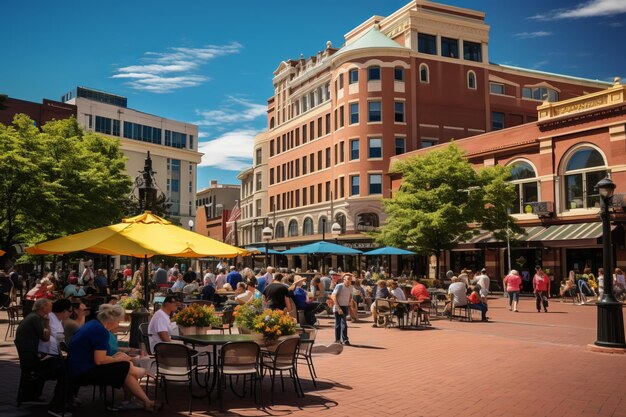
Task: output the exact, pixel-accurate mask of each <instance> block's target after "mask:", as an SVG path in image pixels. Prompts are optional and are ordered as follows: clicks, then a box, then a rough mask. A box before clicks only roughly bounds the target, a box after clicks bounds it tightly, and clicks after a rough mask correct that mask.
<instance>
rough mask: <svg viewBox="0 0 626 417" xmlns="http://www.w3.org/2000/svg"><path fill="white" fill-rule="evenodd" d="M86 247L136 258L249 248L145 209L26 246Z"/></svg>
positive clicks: (48, 250)
mask: <svg viewBox="0 0 626 417" xmlns="http://www.w3.org/2000/svg"><path fill="white" fill-rule="evenodd" d="M77 251H85V252H91V253H100V254H104V255H127V256H134V257H137V258H144V257H151V256H153V255H167V256H177V257H185V258H199V257H205V256H215V257H218V258H234V257H236V256H237V255H243V256H245V255H248V254H249V253H248V251H246V250H245V249H240V248H237V247H235V246H231V245H228V244H226V243H223V242H220V241H217V240H215V239H212V238H210V237H207V236H203V235H200V234H198V233H194V232H191V231H189V230H185V229H183V228H182V227H179V226H176V225H174V224H172V223H171V222H169V221H167V220H165V219H162V218H161V217H159V216H156V215H154V214H152V213H150V212H149V211H146V212H145V213H143V214H140V215H139V216H135V217H131V218H128V219H123V220H122V222H121V223H118V224H114V225H111V226H106V227H100V228H98V229H93V230H88V231H86V232H81V233H77V234H74V235H70V236H65V237H62V238H59V239H54V240H50V241H48V242H44V243H39V244H37V245H35V246H31V247H29V248H26V252H27V253H29V254H31V255H46V254H64V253H69V252H77Z"/></svg>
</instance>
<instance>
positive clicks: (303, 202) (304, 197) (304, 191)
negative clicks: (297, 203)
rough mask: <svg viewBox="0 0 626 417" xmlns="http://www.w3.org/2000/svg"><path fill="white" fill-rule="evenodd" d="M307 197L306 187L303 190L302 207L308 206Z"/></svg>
mask: <svg viewBox="0 0 626 417" xmlns="http://www.w3.org/2000/svg"><path fill="white" fill-rule="evenodd" d="M306 196H307V193H306V187H304V188H303V189H302V205H303V206H306V205H307V202H306Z"/></svg>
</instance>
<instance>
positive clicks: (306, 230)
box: [302, 217, 313, 236]
mask: <svg viewBox="0 0 626 417" xmlns="http://www.w3.org/2000/svg"><path fill="white" fill-rule="evenodd" d="M302 234H303V235H304V236H307V235H312V234H313V219H311V218H310V217H307V218H306V219H304V224H303V225H302Z"/></svg>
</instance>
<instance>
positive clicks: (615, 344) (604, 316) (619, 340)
mask: <svg viewBox="0 0 626 417" xmlns="http://www.w3.org/2000/svg"><path fill="white" fill-rule="evenodd" d="M596 188H597V189H598V192H599V193H600V197H601V198H602V203H603V204H602V211H601V213H600V217H601V218H602V258H603V265H602V266H603V267H604V295H603V296H602V300H600V301H598V303H597V306H598V312H597V332H598V339H597V340H596V342H595V344H596V345H597V346H602V347H609V348H621V349H624V348H626V341H625V340H624V317H623V314H622V303H620V302H618V301H617V300H616V299H615V296H614V295H613V272H612V271H613V259H612V255H613V248H612V247H611V217H610V216H611V215H610V212H609V207H610V206H611V200H612V199H613V192H614V191H615V183H614V182H613V181H611V179H610V178H609V177H608V176H607V177H606V178H603V179H601V180H600V181H599V182H598V183H597V184H596Z"/></svg>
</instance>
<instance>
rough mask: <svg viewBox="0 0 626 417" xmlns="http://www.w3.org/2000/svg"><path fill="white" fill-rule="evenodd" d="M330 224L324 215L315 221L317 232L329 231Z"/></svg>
mask: <svg viewBox="0 0 626 417" xmlns="http://www.w3.org/2000/svg"><path fill="white" fill-rule="evenodd" d="M330 226H332V225H331V224H330V222H329V221H328V219H327V218H326V217H325V216H322V217H320V218H319V220H318V221H317V233H322V230H323V231H324V233H330Z"/></svg>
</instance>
